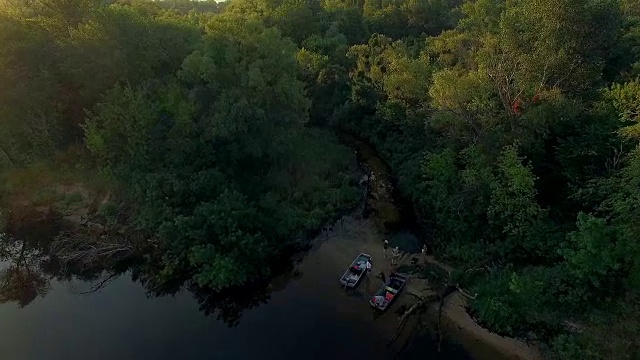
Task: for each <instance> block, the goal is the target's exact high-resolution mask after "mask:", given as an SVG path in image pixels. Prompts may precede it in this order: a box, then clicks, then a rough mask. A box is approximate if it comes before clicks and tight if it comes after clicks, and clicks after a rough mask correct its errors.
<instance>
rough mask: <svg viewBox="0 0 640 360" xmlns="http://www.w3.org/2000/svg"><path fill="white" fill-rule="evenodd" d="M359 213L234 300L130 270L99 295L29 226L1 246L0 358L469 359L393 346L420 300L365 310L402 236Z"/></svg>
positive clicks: (416, 346)
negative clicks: (357, 267) (352, 270)
mask: <svg viewBox="0 0 640 360" xmlns="http://www.w3.org/2000/svg"><path fill="white" fill-rule="evenodd" d="M382 188H385V186H383V187H382ZM374 193H375V191H374ZM384 196H385V195H384V194H383V197H384ZM362 210H363V209H358V210H356V211H354V212H353V213H352V214H350V215H347V216H345V217H344V218H342V219H341V220H338V221H337V222H336V223H334V224H332V225H331V229H328V230H327V231H324V232H322V233H321V234H320V235H318V236H317V238H316V239H314V240H313V241H312V244H313V246H312V247H311V249H310V250H309V251H308V252H306V253H304V254H301V255H300V256H299V258H298V259H296V260H295V261H294V262H293V264H292V265H291V266H290V267H289V271H286V272H285V273H284V274H282V275H280V276H278V277H277V278H275V279H273V280H272V281H271V282H270V283H269V284H268V285H267V286H265V287H258V289H256V290H255V291H253V289H247V290H246V291H242V293H237V294H233V295H230V296H229V295H225V296H220V295H217V294H206V293H204V294H203V293H198V292H197V291H189V289H181V290H179V291H177V292H176V293H175V294H173V295H165V296H155V295H152V294H149V293H148V292H147V291H146V289H145V287H144V286H143V284H142V283H141V282H140V281H138V280H137V279H136V278H135V276H132V273H131V272H130V271H123V272H122V273H121V274H120V275H118V276H114V277H113V278H111V279H110V280H109V281H107V282H105V283H104V284H103V286H101V287H99V288H98V289H97V290H95V291H91V290H93V288H94V287H95V286H96V285H97V284H100V283H101V282H102V280H101V278H100V277H96V276H95V274H93V275H94V276H93V280H89V279H87V276H83V277H77V276H69V275H64V274H61V273H60V272H59V271H57V270H56V269H55V267H54V266H53V265H51V264H50V259H49V258H48V257H47V256H46V250H45V249H46V246H47V242H48V240H49V239H48V238H50V236H51V235H52V234H53V233H55V230H56V228H55V226H53V228H52V224H55V221H54V220H52V219H50V218H48V217H46V216H44V217H42V218H41V219H36V220H34V222H33V223H31V224H23V225H22V226H20V227H19V228H21V229H22V231H16V230H15V229H14V231H12V232H13V234H12V236H11V237H5V238H4V240H2V241H1V243H3V244H4V246H2V247H0V255H1V256H2V257H1V259H2V262H0V334H2V335H1V336H0V359H3V360H5V359H6V360H14V359H15V360H31V359H34V360H40V359H52V360H57V359H60V360H63V359H64V360H74V359H82V360H85V359H95V360H98V359H119V360H126V359H132V360H133V359H167V360H168V359H220V360H236V359H237V360H244V359H247V360H248V359H260V360H269V359H274V360H276V359H278V360H279V359H297V358H305V359H327V360H341V359H345V360H346V359H349V360H351V359H354V358H362V359H368V360H372V359H394V358H397V359H418V358H419V359H425V358H428V359H467V358H469V356H468V355H467V354H466V353H465V352H464V351H463V350H462V349H461V347H459V346H455V345H449V344H447V345H445V346H444V347H443V351H441V352H438V351H437V350H436V346H435V345H434V342H433V341H432V339H431V337H430V336H429V335H428V334H419V333H415V332H413V333H412V332H411V326H410V327H408V329H407V330H406V331H404V333H403V335H402V336H401V337H400V338H399V339H398V340H397V341H395V342H394V343H393V344H391V345H390V346H388V345H387V343H388V342H389V339H390V338H392V336H393V335H394V333H395V331H396V327H397V324H398V322H399V320H398V314H397V313H396V312H397V310H398V309H399V308H401V307H402V306H403V305H404V304H408V303H410V302H411V300H412V299H410V297H409V296H408V295H405V296H401V297H400V298H399V301H398V302H396V303H394V304H393V306H392V307H391V309H389V310H388V311H387V312H385V313H379V312H377V311H374V310H373V309H372V308H371V307H370V306H369V304H368V303H367V301H368V297H369V296H370V295H371V294H373V293H374V292H375V290H376V289H377V288H378V287H379V286H380V284H381V283H380V280H378V279H376V278H375V277H374V276H373V274H377V273H378V272H379V271H381V270H384V271H386V270H387V269H388V266H389V265H388V264H386V262H385V261H383V254H382V246H381V244H382V241H383V239H384V238H385V237H391V238H394V237H398V236H405V237H406V235H398V234H403V231H405V230H403V229H395V230H394V231H395V232H396V233H391V234H390V233H388V232H386V233H385V231H381V230H380V226H379V224H380V223H381V222H384V221H382V220H381V219H380V218H379V216H380V215H379V214H378V215H376V213H375V212H374V214H373V215H372V216H371V217H367V216H362ZM43 227H44V229H41V228H43ZM25 229H26V230H25ZM359 252H367V253H370V254H372V255H373V270H374V271H373V272H372V273H371V274H370V275H369V276H368V277H366V278H365V279H364V281H363V282H362V283H361V284H360V285H359V286H358V288H357V290H355V291H345V290H343V289H341V288H340V285H339V282H338V279H339V277H340V276H341V274H342V272H343V271H344V270H345V268H346V267H347V266H348V265H349V264H350V262H351V261H352V259H353V258H354V257H355V256H356V255H357V254H358V253H359ZM86 292H88V293H86ZM85 293H86V294H85Z"/></svg>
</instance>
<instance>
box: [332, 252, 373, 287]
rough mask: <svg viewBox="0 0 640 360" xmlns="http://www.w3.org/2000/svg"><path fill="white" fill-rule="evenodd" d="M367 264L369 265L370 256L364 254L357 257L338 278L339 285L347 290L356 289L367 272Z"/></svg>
mask: <svg viewBox="0 0 640 360" xmlns="http://www.w3.org/2000/svg"><path fill="white" fill-rule="evenodd" d="M367 263H371V255H369V254H365V253H361V254H360V255H358V256H357V257H356V258H355V260H353V262H352V263H351V265H350V266H349V268H348V269H347V271H345V272H344V275H342V277H341V278H340V283H341V284H342V285H343V286H345V287H348V288H353V287H356V285H358V283H359V282H360V279H362V277H363V276H364V274H365V273H366V272H367Z"/></svg>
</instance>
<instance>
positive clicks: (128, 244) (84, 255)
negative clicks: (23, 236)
mask: <svg viewBox="0 0 640 360" xmlns="http://www.w3.org/2000/svg"><path fill="white" fill-rule="evenodd" d="M95 228H96V227H94V226H78V227H75V228H74V229H73V231H63V232H61V233H60V234H59V235H58V236H56V238H55V240H54V241H53V243H52V245H51V252H52V254H54V255H55V256H56V257H57V258H58V259H59V260H60V262H61V263H62V264H63V265H69V266H73V267H76V268H79V269H91V268H95V267H98V266H105V265H106V266H108V265H111V264H114V263H116V262H118V261H120V260H124V259H126V258H128V257H130V256H132V255H133V253H134V244H133V241H132V240H131V238H129V237H127V236H126V235H125V234H122V233H121V232H120V231H116V232H115V234H110V233H108V232H102V231H101V233H96V231H95Z"/></svg>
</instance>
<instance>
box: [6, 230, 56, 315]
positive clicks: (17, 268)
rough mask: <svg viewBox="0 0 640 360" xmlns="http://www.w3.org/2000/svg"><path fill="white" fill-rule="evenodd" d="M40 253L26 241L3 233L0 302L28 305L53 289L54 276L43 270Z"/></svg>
mask: <svg viewBox="0 0 640 360" xmlns="http://www.w3.org/2000/svg"><path fill="white" fill-rule="evenodd" d="M40 255H41V254H40V253H39V252H38V251H37V249H34V248H31V247H29V246H28V243H27V242H26V241H16V240H12V239H11V238H10V237H9V236H7V235H3V234H0V263H2V264H3V266H2V267H1V268H0V303H6V302H14V303H16V304H18V305H19V306H20V307H25V306H27V305H29V303H31V302H32V301H33V300H34V299H35V298H37V297H38V296H41V297H44V296H45V295H46V294H47V292H49V289H50V288H51V286H50V285H51V283H50V279H51V277H50V276H47V275H46V274H45V273H44V271H43V270H42V262H43V258H42V256H40Z"/></svg>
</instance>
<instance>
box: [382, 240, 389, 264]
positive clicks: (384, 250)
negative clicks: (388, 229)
mask: <svg viewBox="0 0 640 360" xmlns="http://www.w3.org/2000/svg"><path fill="white" fill-rule="evenodd" d="M388 248H389V240H387V239H384V244H382V254H383V255H384V258H385V259H386V258H387V249H388Z"/></svg>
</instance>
